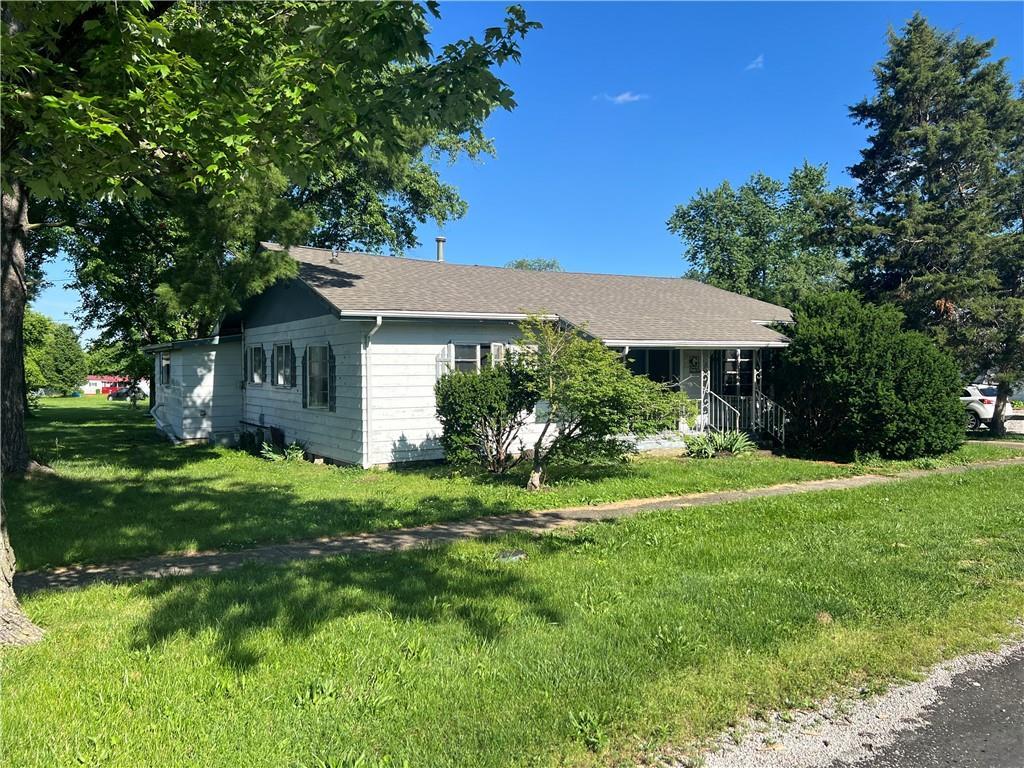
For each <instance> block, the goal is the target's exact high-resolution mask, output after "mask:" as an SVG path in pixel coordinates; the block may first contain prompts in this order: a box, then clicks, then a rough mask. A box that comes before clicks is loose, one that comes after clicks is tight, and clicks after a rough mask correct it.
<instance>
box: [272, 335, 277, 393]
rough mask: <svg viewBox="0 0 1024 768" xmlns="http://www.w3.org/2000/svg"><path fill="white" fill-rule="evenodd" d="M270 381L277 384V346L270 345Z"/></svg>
mask: <svg viewBox="0 0 1024 768" xmlns="http://www.w3.org/2000/svg"><path fill="white" fill-rule="evenodd" d="M270 383H271V384H277V347H275V346H274V345H273V344H271V345H270Z"/></svg>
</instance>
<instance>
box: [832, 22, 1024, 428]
mask: <svg viewBox="0 0 1024 768" xmlns="http://www.w3.org/2000/svg"><path fill="white" fill-rule="evenodd" d="M994 42H995V41H994V40H989V41H984V42H982V41H978V40H975V39H973V38H971V37H967V38H965V39H962V40H959V39H957V37H956V36H955V35H953V34H947V33H943V32H940V31H938V30H936V29H935V28H933V27H932V26H930V25H929V24H928V22H927V21H926V20H925V19H924V18H923V17H922V16H921V15H915V16H914V17H913V18H912V19H911V20H910V21H909V22H908V23H907V25H906V26H905V27H904V29H903V30H902V31H901V33H899V34H897V33H895V32H892V31H890V33H889V51H888V53H887V54H886V56H885V58H884V59H883V60H882V61H880V62H879V63H878V64H877V65H876V67H875V85H876V89H875V93H874V95H873V96H871V97H870V98H867V99H864V100H863V101H861V102H860V103H858V104H856V105H854V106H853V107H851V109H850V113H851V115H852V116H853V118H854V119H855V120H856V121H857V122H858V123H860V124H862V125H865V126H867V128H868V129H869V131H870V135H869V138H868V144H867V147H865V148H864V149H863V150H861V161H860V162H859V163H857V164H856V165H854V166H853V168H851V173H852V174H853V176H854V178H856V179H857V181H858V182H859V194H860V198H861V200H862V202H863V205H864V208H865V216H866V221H867V227H866V232H867V239H866V241H865V243H864V248H863V252H862V254H861V256H860V258H858V259H857V260H856V261H855V264H854V273H855V281H856V284H857V285H858V286H859V287H860V288H861V290H862V291H863V292H864V293H866V294H867V295H868V296H869V297H871V298H873V299H875V300H878V301H890V302H895V303H897V304H899V305H900V307H901V308H902V309H903V311H904V313H905V314H906V317H907V322H908V324H909V325H910V326H911V327H913V328H917V329H920V330H924V331H927V332H929V333H931V334H933V335H934V336H935V337H936V338H937V339H938V340H939V341H940V342H942V343H944V344H946V345H948V346H949V347H950V348H951V349H952V350H953V351H954V352H955V354H956V356H957V357H958V359H959V361H960V364H961V367H962V369H963V372H964V373H965V374H966V375H968V376H970V377H974V376H976V375H979V374H986V375H991V376H994V377H995V378H996V379H997V381H998V384H999V390H998V391H999V397H998V401H997V406H996V409H997V418H996V419H995V423H994V428H995V429H996V430H997V431H999V430H1001V429H1002V419H1001V414H1002V412H1003V408H1004V407H1005V403H1006V400H1007V398H1008V396H1009V394H1010V392H1011V391H1012V389H1013V386H1014V385H1015V384H1018V383H1020V382H1021V381H1024V149H1022V143H1024V130H1022V126H1024V95H1022V94H1021V92H1020V91H1018V92H1017V93H1016V94H1015V93H1014V85H1013V82H1012V81H1011V79H1010V76H1009V74H1008V72H1007V69H1006V65H1005V61H1003V60H992V59H991V58H990V57H991V52H992V47H993V45H994Z"/></svg>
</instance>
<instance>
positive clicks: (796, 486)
mask: <svg viewBox="0 0 1024 768" xmlns="http://www.w3.org/2000/svg"><path fill="white" fill-rule="evenodd" d="M1022 464H1024V457H1022V458H1019V459H1018V458H1014V459H1003V460H1000V461H987V462H979V463H976V464H970V465H965V466H955V467H943V468H941V469H922V470H912V471H909V472H902V473H900V474H896V475H858V476H856V477H843V478H835V479H831V480H811V481H807V482H801V483H790V484H786V485H773V486H769V487H764V488H751V489H747V490H742V491H717V492H712V493H697V494H690V495H688V496H671V497H663V498H660V499H647V500H631V501H624V502H616V503H613V504H601V505H595V506H590V507H568V508H564V509H551V510H543V511H538V512H530V513H525V514H517V515H501V516H493V517H481V518H476V519H473V520H463V521H456V522H448V523H434V524H432V525H424V526H420V527H418V528H402V529H399V530H391V531H379V532H375V533H361V534H349V535H345V536H335V537H324V538H319V539H313V540H306V541H295V542H290V543H286V544H268V545H264V546H259V547H253V548H251V549H242V550H238V551H235V552H231V551H214V552H196V553H190V554H181V555H157V556H154V557H146V558H142V559H140V560H125V561H122V562H118V563H110V564H106V565H80V566H68V567H63V568H54V569H50V570H38V571H24V572H20V573H16V574H15V576H14V587H15V590H16V591H17V593H18V594H19V595H25V594H27V593H29V592H35V591H37V590H40V589H67V588H71V587H82V586H86V585H88V584H92V583H95V582H123V581H139V580H142V579H159V578H162V577H165V576H200V575H205V574H213V573H220V572H222V571H227V570H230V569H232V568H238V567H239V566H241V565H243V564H244V563H250V562H258V563H284V562H288V561H291V560H306V559H309V558H314V557H331V556H334V555H349V554H363V553H373V552H378V553H385V552H398V551H402V550H408V549H414V548H417V547H428V546H436V545H443V544H450V543H452V542H455V541H459V540H461V539H479V538H490V537H493V536H498V535H501V534H505V533H544V532H547V531H551V530H554V529H555V528H560V527H563V526H569V525H575V524H577V523H583V522H594V521H599V520H611V519H615V518H620V517H630V516H632V515H637V514H640V513H643V512H653V511H656V510H663V509H680V508H683V507H703V506H707V505H710V504H725V503H730V502H737V501H747V500H748V499H760V498H767V497H771V496H788V495H791V494H794V493H808V492H812V491H827V490H840V489H847V488H862V487H865V486H869V485H879V484H882V483H894V482H900V481H902V480H909V479H913V478H918V477H927V476H931V475H950V474H960V473H962V472H969V471H971V470H974V469H986V468H992V467H1006V466H1014V465H1017V466H1021V465H1022Z"/></svg>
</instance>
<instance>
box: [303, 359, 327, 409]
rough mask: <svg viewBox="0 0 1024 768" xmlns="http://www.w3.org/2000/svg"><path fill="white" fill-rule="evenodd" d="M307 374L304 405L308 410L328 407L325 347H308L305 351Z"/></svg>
mask: <svg viewBox="0 0 1024 768" xmlns="http://www.w3.org/2000/svg"><path fill="white" fill-rule="evenodd" d="M306 362H307V365H308V366H309V372H308V374H307V376H306V385H307V386H308V387H309V389H308V391H307V392H306V403H307V405H308V407H310V408H327V407H328V385H329V384H330V371H329V362H328V352H327V347H326V346H322V347H321V346H317V347H309V348H308V349H307V350H306Z"/></svg>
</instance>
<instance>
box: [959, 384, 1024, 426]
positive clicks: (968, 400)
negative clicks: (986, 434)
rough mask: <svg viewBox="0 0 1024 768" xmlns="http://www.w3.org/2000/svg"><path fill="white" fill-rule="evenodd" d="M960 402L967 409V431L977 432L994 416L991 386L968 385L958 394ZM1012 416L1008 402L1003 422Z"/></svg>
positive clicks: (993, 397) (994, 393)
mask: <svg viewBox="0 0 1024 768" xmlns="http://www.w3.org/2000/svg"><path fill="white" fill-rule="evenodd" d="M960 402H961V403H963V404H964V408H966V409H967V417H966V418H967V429H969V430H972V431H973V430H978V429H981V425H982V424H985V425H986V426H987V425H988V424H989V423H990V422H991V421H992V418H993V417H994V416H995V414H996V388H995V387H994V386H992V385H991V384H968V385H967V386H966V387H964V391H963V392H961V393H960ZM1012 415H1013V407H1012V406H1011V405H1010V401H1007V402H1006V407H1005V408H1004V409H1003V421H1006V419H1008V418H1010V417H1011V416H1012Z"/></svg>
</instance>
